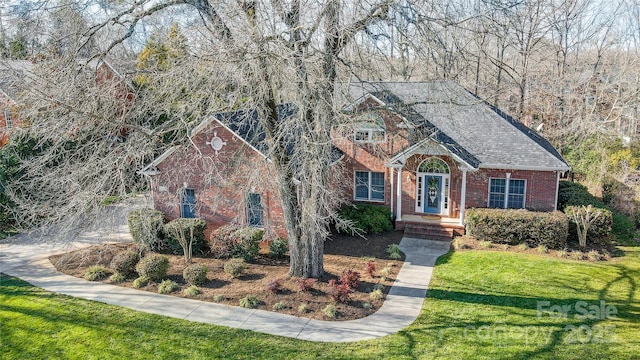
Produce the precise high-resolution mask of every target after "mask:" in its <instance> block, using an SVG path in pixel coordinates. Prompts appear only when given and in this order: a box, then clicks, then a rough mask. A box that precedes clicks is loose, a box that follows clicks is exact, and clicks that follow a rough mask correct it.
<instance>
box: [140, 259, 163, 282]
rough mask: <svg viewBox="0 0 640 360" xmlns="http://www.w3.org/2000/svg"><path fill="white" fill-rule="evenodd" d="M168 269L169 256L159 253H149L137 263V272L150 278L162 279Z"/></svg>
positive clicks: (143, 276)
mask: <svg viewBox="0 0 640 360" xmlns="http://www.w3.org/2000/svg"><path fill="white" fill-rule="evenodd" d="M167 270H169V258H168V257H166V256H164V255H159V254H149V255H147V256H145V257H143V258H142V259H141V260H140V262H138V265H136V272H138V274H139V275H140V277H142V278H146V279H149V280H161V279H162V278H163V277H165V276H167Z"/></svg>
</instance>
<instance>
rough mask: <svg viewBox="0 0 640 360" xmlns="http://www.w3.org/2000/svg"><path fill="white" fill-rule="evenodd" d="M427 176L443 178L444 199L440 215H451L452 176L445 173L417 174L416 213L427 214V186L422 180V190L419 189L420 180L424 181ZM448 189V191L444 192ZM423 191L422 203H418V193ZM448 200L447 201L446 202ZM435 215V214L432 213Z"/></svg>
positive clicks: (441, 200) (441, 202)
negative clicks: (425, 201)
mask: <svg viewBox="0 0 640 360" xmlns="http://www.w3.org/2000/svg"><path fill="white" fill-rule="evenodd" d="M426 175H429V176H440V177H441V178H442V195H443V196H442V199H440V208H441V210H440V214H439V215H449V205H450V204H451V174H445V173H425V172H416V201H415V204H416V209H415V210H416V212H417V213H420V214H426V213H425V212H424V196H425V184H424V180H422V189H419V188H418V186H419V185H418V179H424V177H425V176H426ZM444 189H446V190H447V191H444ZM419 190H422V194H421V195H422V196H421V199H420V200H421V201H418V191H419ZM445 199H446V200H445ZM431 214H432V215H433V213H431Z"/></svg>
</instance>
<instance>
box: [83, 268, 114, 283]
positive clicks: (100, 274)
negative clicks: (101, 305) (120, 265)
mask: <svg viewBox="0 0 640 360" xmlns="http://www.w3.org/2000/svg"><path fill="white" fill-rule="evenodd" d="M111 273H112V272H111V270H109V268H106V267H104V266H102V265H94V266H92V267H90V268H88V269H87V271H86V272H85V273H84V279H85V280H88V281H98V280H102V279H106V278H107V277H108V276H109V275H111Z"/></svg>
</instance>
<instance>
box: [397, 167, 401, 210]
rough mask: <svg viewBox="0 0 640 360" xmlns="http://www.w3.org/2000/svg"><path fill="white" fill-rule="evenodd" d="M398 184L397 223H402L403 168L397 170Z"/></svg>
mask: <svg viewBox="0 0 640 360" xmlns="http://www.w3.org/2000/svg"><path fill="white" fill-rule="evenodd" d="M396 171H398V184H397V185H396V196H397V200H396V221H402V168H397V169H396Z"/></svg>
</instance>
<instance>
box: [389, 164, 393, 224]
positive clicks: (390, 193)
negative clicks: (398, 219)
mask: <svg viewBox="0 0 640 360" xmlns="http://www.w3.org/2000/svg"><path fill="white" fill-rule="evenodd" d="M389 174H390V175H389V179H390V180H391V186H389V198H390V199H389V201H390V204H389V210H390V211H391V214H393V168H389Z"/></svg>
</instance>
